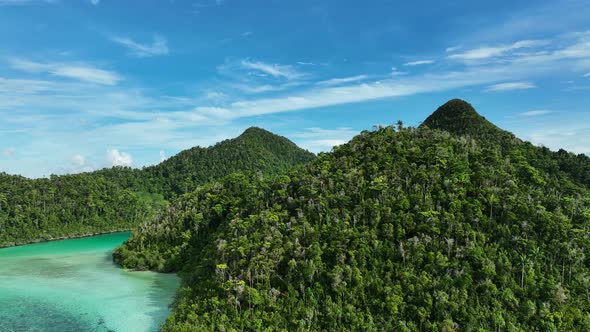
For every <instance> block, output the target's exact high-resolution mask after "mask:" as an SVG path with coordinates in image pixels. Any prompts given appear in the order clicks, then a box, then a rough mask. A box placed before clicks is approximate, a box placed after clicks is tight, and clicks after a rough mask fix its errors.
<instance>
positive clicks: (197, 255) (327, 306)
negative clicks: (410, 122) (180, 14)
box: [114, 100, 590, 331]
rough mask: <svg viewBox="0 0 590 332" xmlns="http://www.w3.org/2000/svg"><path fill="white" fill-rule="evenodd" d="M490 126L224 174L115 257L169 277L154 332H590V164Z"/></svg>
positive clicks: (433, 128)
mask: <svg viewBox="0 0 590 332" xmlns="http://www.w3.org/2000/svg"><path fill="white" fill-rule="evenodd" d="M439 111H440V112H439ZM457 114H460V115H461V118H463V119H467V120H466V121H465V122H463V123H462V124H460V125H458V124H457V122H456V121H450V120H449V118H452V117H454V116H456V115H457ZM492 126H493V125H491V124H490V123H489V122H487V121H485V119H483V118H481V117H480V116H479V115H477V113H476V112H475V111H474V110H472V108H471V106H470V105H468V104H466V103H465V102H462V101H458V100H454V101H452V102H451V104H448V105H446V106H443V108H441V109H439V110H438V111H437V112H435V114H434V115H433V117H432V118H429V119H427V120H426V121H425V122H424V125H423V126H421V127H420V128H403V127H402V125H401V123H400V124H399V125H398V126H397V127H393V126H389V127H385V128H380V129H378V130H376V131H373V132H367V131H364V132H362V133H361V134H360V135H358V136H356V137H355V138H354V139H353V140H352V141H351V142H349V143H348V144H345V145H342V146H340V147H338V148H336V149H335V150H334V151H333V152H332V153H328V154H321V155H320V156H319V158H318V159H316V160H315V161H313V162H311V163H309V164H307V165H305V166H303V167H299V168H297V169H293V170H290V171H288V172H287V173H285V174H283V175H274V176H267V175H263V174H259V175H258V176H254V177H251V176H250V177H249V176H245V175H242V174H232V175H229V176H227V177H225V178H223V179H221V180H218V181H213V182H211V183H209V184H206V185H203V186H201V187H199V188H197V189H196V190H195V191H193V192H191V193H188V194H186V195H183V196H181V197H180V198H179V199H177V200H175V201H174V202H173V203H172V204H171V205H170V206H169V207H168V208H166V209H164V210H161V211H160V212H159V213H158V214H157V216H155V217H154V218H152V219H150V220H148V221H147V222H145V223H143V224H142V225H140V226H138V227H137V228H136V229H135V231H134V232H133V235H132V237H131V238H130V240H129V241H128V242H126V243H125V244H124V245H123V246H121V247H120V248H119V249H117V250H116V251H115V253H114V259H115V260H116V261H117V262H118V263H120V264H122V265H123V266H124V267H127V268H135V269H153V270H157V271H180V275H181V277H182V280H183V287H182V288H181V289H180V290H179V292H178V296H177V299H176V302H175V305H174V309H173V312H172V315H171V316H170V317H169V319H168V320H167V322H166V323H165V325H164V326H163V330H164V331H203V330H219V331H237V330H245V331H274V330H280V331H320V330H336V331H344V330H352V331H357V330H365V331H456V330H461V331H571V330H578V331H588V330H590V290H589V288H588V284H589V283H590V261H589V258H588V257H587V256H586V253H587V252H589V250H590V191H589V188H588V182H587V181H588V178H589V177H588V169H589V167H590V166H589V163H588V160H587V158H586V157H583V156H575V155H572V154H568V153H565V152H556V153H554V152H551V151H549V150H548V149H545V148H538V147H534V146H532V145H531V144H529V143H525V142H522V141H520V140H519V139H517V138H515V137H514V136H513V135H511V134H510V133H507V132H504V131H502V130H500V129H498V128H497V127H495V126H493V127H492ZM474 128H484V129H485V130H479V129H477V130H475V129H474Z"/></svg>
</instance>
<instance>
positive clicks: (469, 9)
mask: <svg viewBox="0 0 590 332" xmlns="http://www.w3.org/2000/svg"><path fill="white" fill-rule="evenodd" d="M589 17H590V1H588V0H551V1H543V0H535V1H531V0H526V1H521V0H510V1H503V0H499V1H485V2H484V1H466V0H465V1H463V0H461V1H459V0H447V1H434V0H433V1H423V0H416V1H385V0H365V1H348V0H324V1H317V0H313V1H312V0H298V1H289V0H257V1H249V0H239V1H238V0H197V1H180V0H174V1H172V0H168V1H147V0H146V1H139V0H134V1H111V0H80V1H66V0H0V45H1V47H0V171H3V172H7V173H10V174H21V175H24V176H27V177H43V176H49V175H50V174H65V173H77V172H84V171H92V170H95V169H100V168H103V167H111V166H113V165H117V166H131V167H143V166H146V165H152V164H157V163H159V162H160V161H162V160H164V159H166V158H168V157H170V156H173V155H175V154H176V153H178V152H180V151H182V150H184V149H187V148H190V147H193V146H196V145H199V146H210V145H212V144H214V143H216V142H218V141H221V140H223V139H227V138H232V137H236V136H238V135H239V134H240V133H241V132H242V131H244V130H245V129H246V128H248V127H250V126H258V127H262V128H265V129H267V130H269V131H272V132H274V133H277V134H279V135H283V136H286V137H287V138H289V139H291V140H292V141H294V142H295V143H297V144H298V145H300V146H301V147H303V148H305V149H308V150H310V151H312V152H315V153H318V152H322V151H330V150H331V149H332V147H333V146H334V145H339V144H343V143H345V142H347V141H348V140H349V139H350V138H352V137H353V136H354V135H355V134H357V133H358V132H360V131H361V130H364V129H371V128H372V127H373V126H374V125H378V124H380V125H387V124H393V123H396V122H397V121H398V120H402V121H403V122H404V124H405V125H410V126H417V125H419V124H420V123H421V121H423V120H424V119H425V118H426V117H427V116H428V115H429V114H431V113H432V112H433V111H434V110H435V109H436V108H437V107H438V106H440V105H441V104H443V103H445V102H446V101H447V100H449V99H451V98H462V99H465V100H467V101H469V102H470V103H471V104H472V105H473V106H474V107H475V108H476V109H477V111H478V112H479V113H480V114H482V115H483V116H485V117H486V118H487V119H488V120H490V121H492V122H494V123H495V124H496V125H498V126H500V127H501V128H503V129H506V130H509V131H511V132H513V133H515V134H516V135H517V136H518V137H520V138H522V139H525V140H528V141H531V142H532V143H534V144H537V145H544V146H547V147H549V148H551V149H554V150H557V149H559V148H564V149H566V150H568V151H572V152H575V153H585V154H589V155H590V107H589V106H590V20H589V19H588V18H589Z"/></svg>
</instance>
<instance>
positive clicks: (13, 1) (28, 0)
mask: <svg viewBox="0 0 590 332" xmlns="http://www.w3.org/2000/svg"><path fill="white" fill-rule="evenodd" d="M55 2H57V0H0V7H2V6H22V5H32V4H35V3H55Z"/></svg>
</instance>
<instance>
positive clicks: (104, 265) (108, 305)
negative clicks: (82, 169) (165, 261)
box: [0, 232, 179, 332]
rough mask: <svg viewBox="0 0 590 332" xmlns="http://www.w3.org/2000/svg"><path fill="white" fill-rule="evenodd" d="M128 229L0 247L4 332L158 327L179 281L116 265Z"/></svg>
mask: <svg viewBox="0 0 590 332" xmlns="http://www.w3.org/2000/svg"><path fill="white" fill-rule="evenodd" d="M128 237H129V232H122V233H113V234H107V235H99V236H92V237H86V238H80V239H71V240H63V241H54V242H45V243H37V244H30V245H24V246H19V247H12V248H5V249H0V331H3V332H21V331H22V332H25V331H26V332H36V331H65V332H67V331H72V332H73V331H76V332H84V331H93V332H100V331H114V332H128V331H137V332H142V331H148V332H149V331H157V330H158V329H159V326H160V325H161V324H162V323H163V322H164V321H165V319H166V317H167V316H168V314H169V304H170V303H171V301H172V299H173V296H174V293H175V292H176V290H177V288H178V285H179V280H178V278H177V277H176V275H173V274H159V273H154V272H136V271H126V270H123V269H120V268H119V267H117V266H116V265H115V264H113V262H112V259H111V253H112V250H113V249H114V248H115V247H116V246H118V245H120V244H121V243H123V242H124V241H125V240H126V239H127V238H128Z"/></svg>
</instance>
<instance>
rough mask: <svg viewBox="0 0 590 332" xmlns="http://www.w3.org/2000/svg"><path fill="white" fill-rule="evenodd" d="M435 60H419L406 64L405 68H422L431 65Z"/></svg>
mask: <svg viewBox="0 0 590 332" xmlns="http://www.w3.org/2000/svg"><path fill="white" fill-rule="evenodd" d="M433 63H434V60H418V61H411V62H406V63H404V66H420V65H431V64H433Z"/></svg>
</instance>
